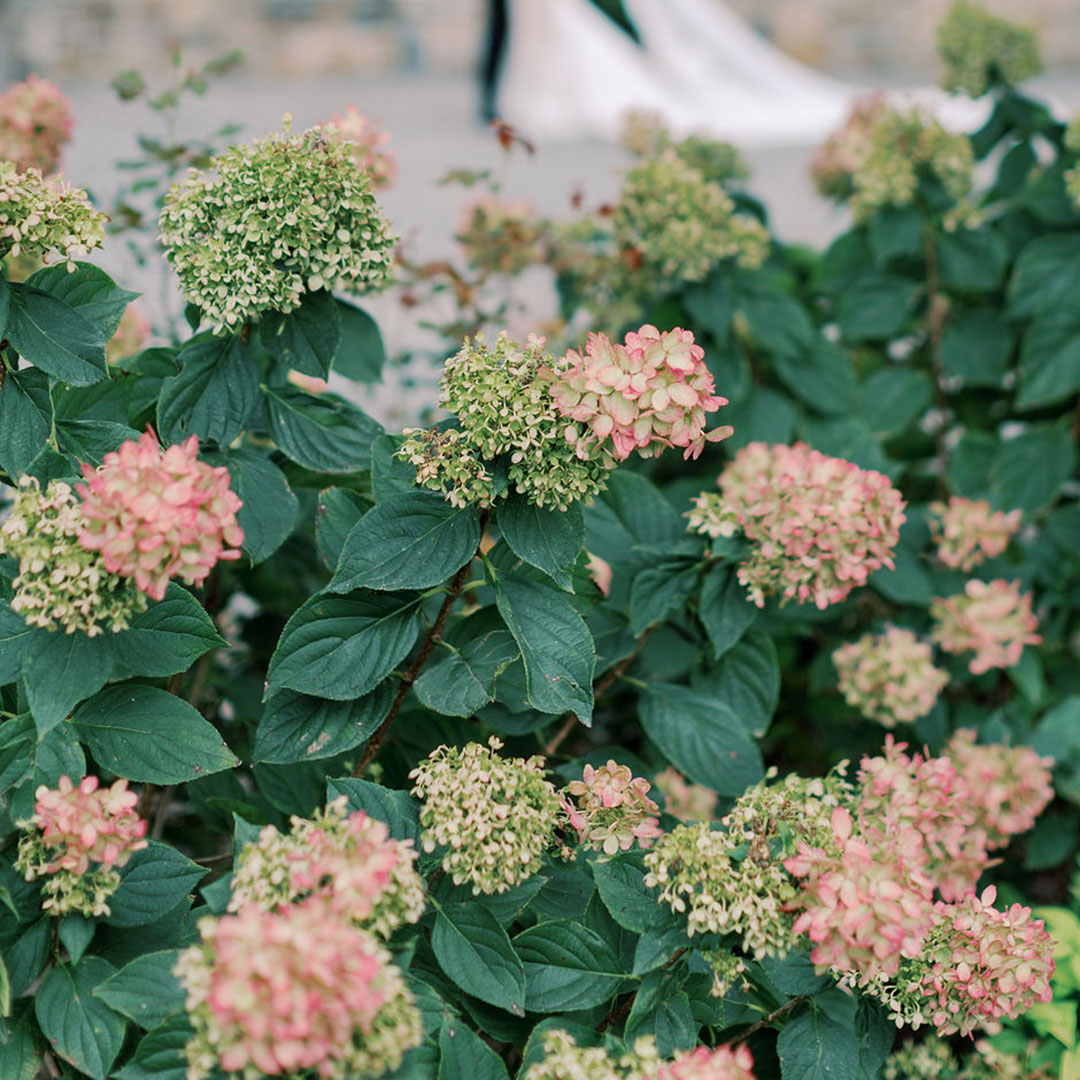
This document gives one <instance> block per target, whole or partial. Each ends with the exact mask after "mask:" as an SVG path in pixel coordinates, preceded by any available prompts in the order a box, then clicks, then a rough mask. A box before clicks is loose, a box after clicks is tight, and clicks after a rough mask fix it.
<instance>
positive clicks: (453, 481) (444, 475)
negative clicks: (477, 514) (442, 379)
mask: <svg viewBox="0 0 1080 1080" xmlns="http://www.w3.org/2000/svg"><path fill="white" fill-rule="evenodd" d="M402 434H403V435H404V436H405V440H404V441H403V442H402V444H401V446H399V447H398V449H397V456H398V457H399V458H401V459H402V460H403V461H407V462H408V463H409V464H410V465H412V466H413V468H414V469H416V482H417V484H419V485H420V486H421V487H425V488H428V489H430V490H432V491H439V492H441V493H442V494H443V495H445V496H446V499H447V500H448V501H449V503H450V504H451V505H452V506H458V507H465V506H470V505H472V504H474V503H475V504H476V505H477V506H490V505H491V504H492V502H493V501H494V499H495V498H496V495H495V481H494V478H493V477H492V475H491V473H490V472H488V470H487V467H486V466H485V465H484V463H483V462H482V461H481V460H480V459H479V458H478V457H477V456H476V451H475V450H474V449H473V448H472V447H471V446H470V445H469V442H468V439H467V438H466V436H465V433H464V432H463V431H461V429H460V428H445V429H442V430H440V429H439V428H405V429H404V431H403V432H402Z"/></svg>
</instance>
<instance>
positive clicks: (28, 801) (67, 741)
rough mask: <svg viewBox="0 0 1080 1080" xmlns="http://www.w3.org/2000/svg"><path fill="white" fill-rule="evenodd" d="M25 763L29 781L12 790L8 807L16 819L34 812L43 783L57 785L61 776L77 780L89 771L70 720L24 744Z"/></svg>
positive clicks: (27, 816) (26, 816)
mask: <svg viewBox="0 0 1080 1080" xmlns="http://www.w3.org/2000/svg"><path fill="white" fill-rule="evenodd" d="M16 730H18V729H16ZM24 764H25V766H26V769H27V776H28V782H27V783H23V784H22V785H21V786H20V787H19V789H18V790H17V791H14V792H12V794H11V800H10V804H9V807H8V809H9V810H10V811H11V815H12V817H14V818H15V819H16V820H19V819H23V818H29V817H31V816H32V815H33V813H34V792H36V791H37V789H38V788H39V787H40V786H41V785H42V784H44V785H45V786H46V787H50V788H55V787H56V785H57V783H58V782H59V780H60V777H61V776H67V777H68V778H70V779H71V780H72V781H73V782H74V783H78V782H79V781H80V780H81V779H82V778H83V777H84V776H85V775H86V755H85V754H84V753H83V749H82V747H81V746H80V745H79V742H78V740H77V739H76V737H75V730H74V728H72V726H71V725H70V724H67V723H60V724H57V725H56V727H54V728H52V729H51V730H49V731H47V732H46V733H45V734H44V735H40V736H38V737H37V738H36V739H35V740H34V741H33V742H32V744H31V745H29V746H27V747H25V759H24Z"/></svg>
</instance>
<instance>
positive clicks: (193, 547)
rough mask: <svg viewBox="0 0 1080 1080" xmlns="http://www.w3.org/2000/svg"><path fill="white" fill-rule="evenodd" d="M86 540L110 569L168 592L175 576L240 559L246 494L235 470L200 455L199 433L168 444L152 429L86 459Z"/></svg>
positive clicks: (193, 579) (192, 576)
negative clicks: (233, 485) (239, 492)
mask: <svg viewBox="0 0 1080 1080" xmlns="http://www.w3.org/2000/svg"><path fill="white" fill-rule="evenodd" d="M83 476H84V477H85V479H86V481H87V482H86V483H85V484H80V485H79V487H78V492H79V494H80V495H81V496H82V499H83V506H82V512H83V515H84V516H85V518H86V527H85V528H84V529H83V531H82V533H81V534H80V536H79V542H80V543H81V544H82V546H83V547H84V548H86V550H87V551H94V552H100V553H101V558H102V559H103V561H104V563H105V567H106V569H107V570H108V571H109V572H110V573H114V574H120V575H121V576H122V577H125V578H130V579H132V580H133V581H134V582H135V584H136V585H137V586H138V588H140V589H141V590H142V591H143V592H145V593H146V594H147V595H148V596H150V597H152V598H153V599H155V600H161V599H162V598H163V597H164V596H165V589H166V586H167V585H168V583H169V578H170V577H174V576H176V577H181V578H183V579H184V581H186V582H188V583H189V584H192V585H198V584H200V583H201V582H202V581H204V580H205V579H206V576H207V575H208V574H209V573H210V571H211V570H212V569H213V568H214V565H215V564H216V563H217V562H218V561H219V560H221V559H238V558H239V557H240V551H239V545H240V544H242V543H243V541H244V533H243V530H242V529H241V528H240V526H239V525H238V524H237V521H236V511H237V510H239V509H240V507H241V505H242V504H241V502H240V499H239V498H238V497H237V496H236V494H235V493H234V492H233V491H231V490H230V488H229V470H228V469H226V468H225V467H224V466H219V467H217V468H214V467H212V466H210V465H207V464H206V463H205V462H202V461H200V460H199V440H198V438H197V437H196V436H194V435H192V436H191V438H189V439H187V440H186V441H185V442H183V443H176V444H175V445H173V446H170V447H169V448H168V449H167V450H164V451H163V450H162V449H161V445H160V444H159V443H158V441H157V437H156V436H155V435H154V434H153V432H152V431H147V432H145V433H144V434H143V435H141V436H140V437H139V439H138V441H136V440H134V439H129V440H128V441H127V442H124V443H122V444H121V445H120V448H119V449H118V450H113V451H111V452H110V453H108V454H106V455H105V459H104V461H103V463H102V465H101V466H100V467H99V468H97V469H95V468H94V467H93V466H91V465H84V466H83Z"/></svg>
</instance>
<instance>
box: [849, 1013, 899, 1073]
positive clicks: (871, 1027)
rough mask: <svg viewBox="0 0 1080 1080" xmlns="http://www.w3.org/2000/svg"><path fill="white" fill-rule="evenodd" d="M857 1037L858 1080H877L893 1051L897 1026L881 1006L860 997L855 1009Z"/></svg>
mask: <svg viewBox="0 0 1080 1080" xmlns="http://www.w3.org/2000/svg"><path fill="white" fill-rule="evenodd" d="M855 1035H856V1038H857V1039H858V1040H859V1074H858V1080H876V1078H877V1077H878V1076H880V1075H881V1069H882V1066H883V1065H884V1064H885V1060H886V1058H888V1056H889V1052H890V1051H891V1050H892V1047H893V1042H894V1041H895V1039H896V1025H895V1024H894V1023H893V1022H892V1020H890V1019H889V1014H888V1013H887V1012H885V1010H884V1009H882V1008H881V1006H880V1005H878V1004H877V1003H876V1002H873V1001H871V1000H870V999H869V998H867V997H861V996H860V997H859V999H858V1004H857V1005H856V1007H855Z"/></svg>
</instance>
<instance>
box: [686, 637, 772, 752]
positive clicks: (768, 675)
mask: <svg viewBox="0 0 1080 1080" xmlns="http://www.w3.org/2000/svg"><path fill="white" fill-rule="evenodd" d="M694 686H695V689H699V690H705V689H707V690H708V693H709V695H710V696H711V697H713V698H715V700H716V701H718V702H720V703H721V704H724V705H727V706H728V707H729V708H730V709H731V711H732V712H733V713H734V714H735V715H736V716H737V717H738V718H739V719H740V720H741V721H742V722H743V725H744V726H745V727H746V729H747V730H748V731H749V732H750V733H751V734H752V735H757V736H761V735H764V734H765V732H766V731H767V730H768V728H769V722H770V721H771V720H772V717H773V713H774V712H776V706H777V704H778V703H779V701H780V661H779V659H778V658H777V655H776V646H775V645H774V644H773V639H772V637H771V636H770V635H769V634H768V633H766V632H765V631H764V630H762V629H759V628H758V627H753V628H751V629H750V630H749V631H748V632H747V633H746V634H745V635H744V636H743V637H742V638H741V639H740V640H739V641H738V643H737V644H735V645H734V646H733V647H732V648H731V649H729V650H728V651H727V652H726V653H724V656H723V659H721V661H720V663H719V664H718V665H717V666H716V667H714V668H713V669H712V670H711V671H709V672H708V673H707V674H706V675H705V677H704V678H703V679H702V680H701V681H700V682H695V684H694Z"/></svg>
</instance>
